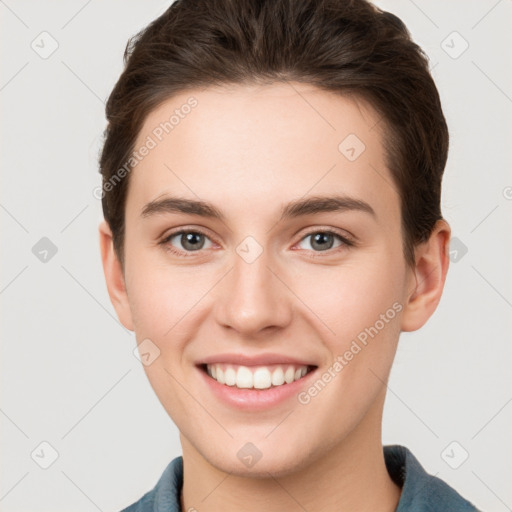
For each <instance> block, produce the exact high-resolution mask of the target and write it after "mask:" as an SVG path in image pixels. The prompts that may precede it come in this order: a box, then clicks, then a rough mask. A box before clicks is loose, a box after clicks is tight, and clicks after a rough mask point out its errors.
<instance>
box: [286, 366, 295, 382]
mask: <svg viewBox="0 0 512 512" xmlns="http://www.w3.org/2000/svg"><path fill="white" fill-rule="evenodd" d="M294 379H295V370H294V369H293V366H289V367H288V369H287V370H286V373H285V374H284V380H285V381H286V384H290V383H291V382H293V381H294Z"/></svg>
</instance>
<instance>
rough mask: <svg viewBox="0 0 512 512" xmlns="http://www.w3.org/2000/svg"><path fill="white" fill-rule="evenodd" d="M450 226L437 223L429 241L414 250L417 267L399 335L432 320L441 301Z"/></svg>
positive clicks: (442, 222) (441, 222) (412, 270)
mask: <svg viewBox="0 0 512 512" xmlns="http://www.w3.org/2000/svg"><path fill="white" fill-rule="evenodd" d="M450 234H451V230H450V226H449V224H448V223H447V222H446V221H445V220H439V221H437V223H436V225H435V227H434V230H433V231H432V234H431V236H430V238H429V239H428V240H427V241H426V242H424V243H422V244H421V245H419V246H418V247H417V248H416V264H415V267H414V269H411V273H412V274H411V280H410V282H409V285H408V286H409V290H408V294H407V297H406V300H405V302H406V304H405V307H404V312H403V315H402V325H401V330H402V331H416V330H417V329H419V328H420V327H422V326H423V325H424V324H425V323H426V322H427V320H428V319H429V318H430V317H431V316H432V314H433V313H434V311H435V310H436V308H437V305H438V304H439V301H440V300H441V295H442V293H443V289H444V283H445V280H446V274H447V272H448V266H449V263H450V259H449V244H450Z"/></svg>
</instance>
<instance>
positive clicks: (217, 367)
mask: <svg viewBox="0 0 512 512" xmlns="http://www.w3.org/2000/svg"><path fill="white" fill-rule="evenodd" d="M206 371H207V373H208V375H209V376H210V377H212V378H213V379H215V380H216V381H217V382H219V383H220V384H226V385H227V386H236V387H237V388H241V389H268V388H270V387H272V386H282V385H283V384H291V383H292V382H294V381H296V380H299V379H301V378H302V377H304V376H305V375H306V374H307V373H308V367H307V366H304V365H302V366H294V365H272V366H258V367H247V366H237V365H228V364H208V365H206Z"/></svg>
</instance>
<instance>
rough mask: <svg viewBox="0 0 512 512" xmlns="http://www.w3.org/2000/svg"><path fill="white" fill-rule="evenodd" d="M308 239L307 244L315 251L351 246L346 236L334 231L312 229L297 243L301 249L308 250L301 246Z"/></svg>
mask: <svg viewBox="0 0 512 512" xmlns="http://www.w3.org/2000/svg"><path fill="white" fill-rule="evenodd" d="M308 240H309V245H310V247H311V248H312V249H313V251H315V252H323V251H328V250H330V249H333V248H334V249H336V248H338V247H341V246H352V245H353V243H352V242H351V241H350V240H348V239H347V238H345V237H343V236H341V235H339V234H338V233H335V232H334V231H314V232H312V233H309V234H308V235H306V236H305V237H304V238H303V239H302V240H301V241H300V243H299V247H301V249H307V250H310V249H309V248H308V247H304V246H302V244H304V243H305V242H306V243H307V241H308Z"/></svg>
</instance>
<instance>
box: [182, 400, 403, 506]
mask: <svg viewBox="0 0 512 512" xmlns="http://www.w3.org/2000/svg"><path fill="white" fill-rule="evenodd" d="M382 405H383V404H382ZM381 418H382V407H381V408H380V410H374V411H370V412H369V413H368V414H367V415H366V417H365V418H364V419H363V420H362V421H361V423H360V424H359V425H358V426H357V427H356V428H355V429H354V430H353V431H352V432H351V433H350V434H349V435H348V436H346V437H345V438H344V439H343V441H342V442H340V443H339V444H338V445H335V446H332V447H329V449H327V450H326V453H323V454H322V455H321V456H319V457H318V458H316V459H314V460H307V461H305V462H304V464H302V465H301V466H300V467H299V468H298V469H297V470H296V471H293V472H291V473H288V474H286V475H285V476H279V477H274V476H272V475H270V474H269V478H249V477H246V476H238V475H236V474H234V473H226V472H224V471H221V470H219V469H218V468H216V467H215V466H213V465H211V464H210V463H209V462H208V461H206V460H205V459H204V457H202V456H201V454H199V453H198V452H197V450H195V448H194V446H193V445H192V444H191V443H190V442H189V441H188V440H187V439H186V438H184V437H183V436H182V448H183V468H184V480H183V491H182V496H181V509H182V511H189V510H191V511H194V510H200V511H201V512H210V511H212V512H213V511H218V510H223V511H224V512H234V511H240V510H244V511H246V512H253V511H261V510H265V512H278V511H279V512H280V511H282V510H290V511H295V510H297V511H304V510H308V511H310V512H313V511H314V512H327V511H329V512H333V511H336V512H354V511H358V512H366V511H368V512H369V511H373V512H375V511H379V512H394V511H395V510H396V507H397V506H398V501H399V499H400V492H401V489H400V488H399V487H398V486H397V485H396V484H395V483H394V482H393V481H392V480H391V478H390V476H389V474H388V472H387V469H386V465H385V461H384V454H383V447H382V442H381V427H380V422H381Z"/></svg>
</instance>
